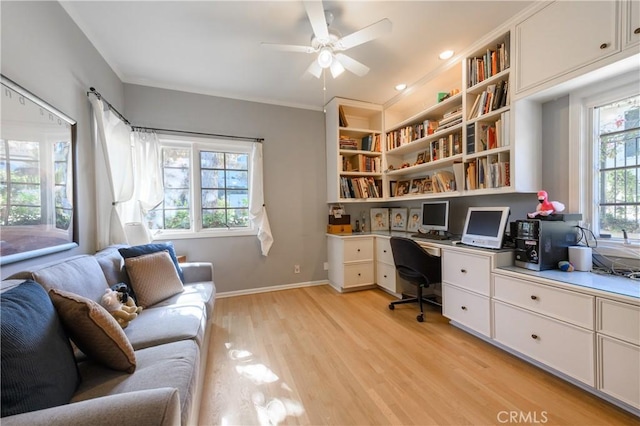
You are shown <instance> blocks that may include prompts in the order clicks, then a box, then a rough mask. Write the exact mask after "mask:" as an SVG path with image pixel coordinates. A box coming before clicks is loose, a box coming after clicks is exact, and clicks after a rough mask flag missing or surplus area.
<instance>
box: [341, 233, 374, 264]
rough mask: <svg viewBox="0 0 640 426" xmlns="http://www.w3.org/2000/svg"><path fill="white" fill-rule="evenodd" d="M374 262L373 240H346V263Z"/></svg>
mask: <svg viewBox="0 0 640 426" xmlns="http://www.w3.org/2000/svg"><path fill="white" fill-rule="evenodd" d="M361 260H373V238H353V239H351V238H347V239H345V240H344V261H345V262H358V261H361Z"/></svg>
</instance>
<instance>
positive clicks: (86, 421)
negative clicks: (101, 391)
mask: <svg viewBox="0 0 640 426" xmlns="http://www.w3.org/2000/svg"><path fill="white" fill-rule="evenodd" d="M143 424H144V425H160V426H174V425H180V398H179V396H178V390H177V389H174V388H159V389H149V390H144V391H136V392H126V393H122V394H118V395H110V396H103V397H100V398H95V399H88V400H86V401H79V402H73V403H70V404H65V405H59V406H57V407H52V408H47V409H44V410H37V411H32V412H29V413H22V414H16V415H14V416H8V417H3V418H2V426H13V425H25V426H26V425H29V426H40V425H42V426H68V425H104V426H108V425H117V426H140V425H143Z"/></svg>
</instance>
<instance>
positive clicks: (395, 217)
mask: <svg viewBox="0 0 640 426" xmlns="http://www.w3.org/2000/svg"><path fill="white" fill-rule="evenodd" d="M391 230H392V231H406V230H407V209H405V208H395V209H391Z"/></svg>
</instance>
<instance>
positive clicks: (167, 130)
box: [87, 87, 264, 143]
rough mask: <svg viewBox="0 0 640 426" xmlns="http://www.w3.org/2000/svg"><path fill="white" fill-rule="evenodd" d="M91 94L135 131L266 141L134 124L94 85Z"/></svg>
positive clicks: (256, 139)
mask: <svg viewBox="0 0 640 426" xmlns="http://www.w3.org/2000/svg"><path fill="white" fill-rule="evenodd" d="M91 94H93V95H95V96H96V97H97V98H98V99H100V100H102V102H104V103H105V104H107V106H108V107H109V109H111V111H113V113H114V114H116V115H117V116H118V118H120V120H122V121H123V122H124V123H125V124H126V125H127V126H129V127H131V130H133V131H135V130H151V131H154V132H167V133H180V134H186V135H197V136H212V137H216V138H224V139H233V140H243V141H253V142H259V143H262V142H264V138H251V137H248V136H234V135H220V134H217V133H203V132H192V131H189V130H174V129H159V128H154V127H143V126H134V125H133V124H131V122H130V121H129V120H127V119H126V118H125V116H124V115H122V114H121V113H120V111H118V110H117V109H115V108H114V107H113V105H111V104H110V103H109V101H107V100H106V99H105V98H104V97H103V96H102V95H101V94H100V92H98V91H97V90H96V89H95V88H93V87H90V88H89V92H87V96H89V95H91Z"/></svg>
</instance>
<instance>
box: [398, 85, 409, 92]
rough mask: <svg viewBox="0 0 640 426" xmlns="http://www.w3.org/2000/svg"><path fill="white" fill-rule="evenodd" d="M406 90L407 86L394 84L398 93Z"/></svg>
mask: <svg viewBox="0 0 640 426" xmlns="http://www.w3.org/2000/svg"><path fill="white" fill-rule="evenodd" d="M406 88H407V85H406V84H405V83H400V84H396V90H397V91H398V92H402V91H403V90H404V89H406Z"/></svg>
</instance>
